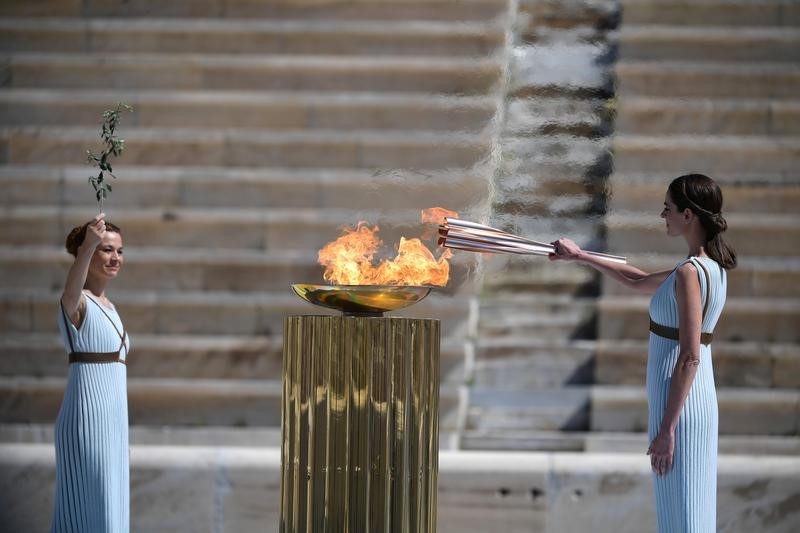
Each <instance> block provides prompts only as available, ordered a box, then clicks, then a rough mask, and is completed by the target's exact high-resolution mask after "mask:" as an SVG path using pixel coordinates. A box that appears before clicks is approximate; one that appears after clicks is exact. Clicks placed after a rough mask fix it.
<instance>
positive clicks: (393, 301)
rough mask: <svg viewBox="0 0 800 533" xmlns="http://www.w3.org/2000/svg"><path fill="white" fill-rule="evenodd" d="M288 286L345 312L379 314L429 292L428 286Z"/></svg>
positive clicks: (414, 301) (400, 306) (298, 292)
mask: <svg viewBox="0 0 800 533" xmlns="http://www.w3.org/2000/svg"><path fill="white" fill-rule="evenodd" d="M292 290H294V292H295V294H297V295H298V296H299V297H300V298H302V299H303V300H305V301H307V302H310V303H312V304H314V305H320V306H322V307H327V308H329V309H336V310H337V311H341V312H342V313H343V314H345V315H354V316H359V315H360V316H380V315H382V314H383V313H385V312H387V311H396V310H398V309H402V308H404V307H408V306H410V305H414V304H415V303H417V302H419V301H420V300H422V299H423V298H425V297H426V296H427V295H428V294H429V293H430V292H431V287H413V286H402V285H314V284H308V283H295V284H293V285H292Z"/></svg>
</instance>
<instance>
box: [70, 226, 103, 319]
mask: <svg viewBox="0 0 800 533" xmlns="http://www.w3.org/2000/svg"><path fill="white" fill-rule="evenodd" d="M105 231H106V225H105V214H103V213H100V214H99V215H97V216H96V217H94V219H93V220H92V221H91V222H89V224H88V226H87V227H86V237H85V238H84V240H83V243H82V244H81V245H80V246H79V247H78V252H77V254H76V256H75V261H74V262H73V263H72V266H71V267H70V269H69V272H68V273H67V281H66V283H65V284H64V292H63V294H62V295H61V305H62V306H64V312H65V313H66V314H67V316H68V317H69V319H70V321H72V323H73V324H75V326H80V324H81V322H82V321H83V313H84V311H85V309H86V301H85V300H84V299H83V297H82V296H83V292H82V291H83V287H84V285H85V284H86V276H87V275H88V274H89V263H90V262H91V261H92V255H94V251H95V249H97V246H98V245H99V244H100V242H102V240H103V234H104V233H105Z"/></svg>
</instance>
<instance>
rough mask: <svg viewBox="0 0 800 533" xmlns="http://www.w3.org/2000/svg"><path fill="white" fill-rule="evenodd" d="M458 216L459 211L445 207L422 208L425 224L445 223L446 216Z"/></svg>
mask: <svg viewBox="0 0 800 533" xmlns="http://www.w3.org/2000/svg"><path fill="white" fill-rule="evenodd" d="M447 217H449V218H458V213H456V212H455V211H450V210H449V209H445V208H444V207H430V208H428V209H423V210H422V222H423V223H425V224H436V225H437V226H438V225H439V224H444V219H445V218H447Z"/></svg>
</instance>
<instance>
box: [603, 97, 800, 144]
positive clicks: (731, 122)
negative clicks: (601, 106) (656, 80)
mask: <svg viewBox="0 0 800 533" xmlns="http://www.w3.org/2000/svg"><path fill="white" fill-rule="evenodd" d="M614 124H615V128H616V131H617V132H619V133H624V134H640V135H667V134H694V135H762V136H773V135H774V136H782V135H799V134H800V100H774V99H763V100H757V99H750V100H748V99H728V100H723V99H710V98H709V99H700V98H693V99H688V98H684V99H681V98H647V97H640V96H629V97H622V98H620V101H619V103H618V108H617V115H616V120H615V123H614Z"/></svg>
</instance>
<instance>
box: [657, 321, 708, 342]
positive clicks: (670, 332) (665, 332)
mask: <svg viewBox="0 0 800 533" xmlns="http://www.w3.org/2000/svg"><path fill="white" fill-rule="evenodd" d="M650 331H651V332H652V333H655V334H656V335H658V336H659V337H664V338H665V339H670V340H673V341H677V340H680V337H679V336H678V329H677V328H670V327H668V326H662V325H661V324H656V323H655V322H653V319H652V318H651V319H650ZM713 338H714V334H713V333H701V334H700V344H705V345H709V344H711V340H712V339H713Z"/></svg>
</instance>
